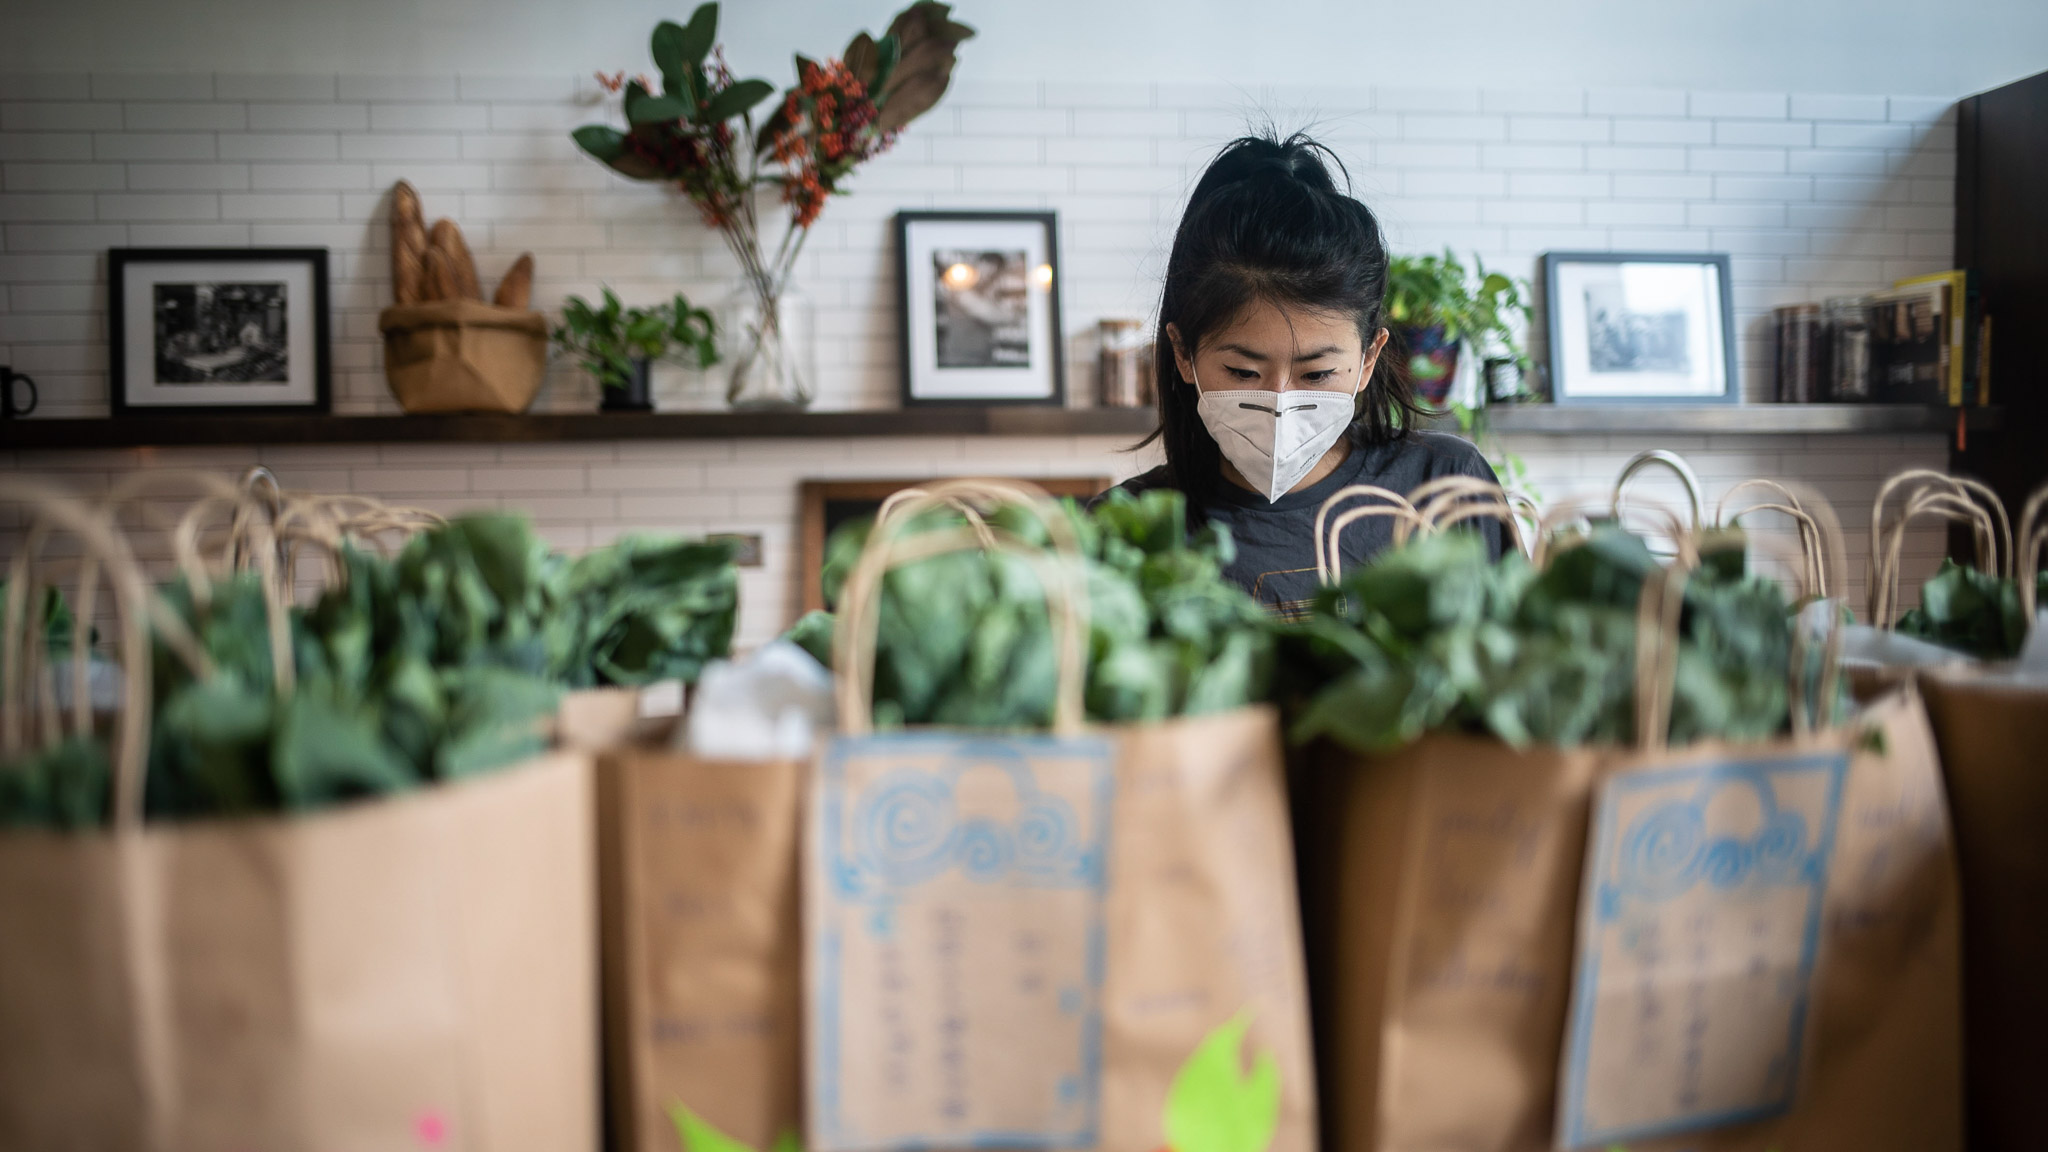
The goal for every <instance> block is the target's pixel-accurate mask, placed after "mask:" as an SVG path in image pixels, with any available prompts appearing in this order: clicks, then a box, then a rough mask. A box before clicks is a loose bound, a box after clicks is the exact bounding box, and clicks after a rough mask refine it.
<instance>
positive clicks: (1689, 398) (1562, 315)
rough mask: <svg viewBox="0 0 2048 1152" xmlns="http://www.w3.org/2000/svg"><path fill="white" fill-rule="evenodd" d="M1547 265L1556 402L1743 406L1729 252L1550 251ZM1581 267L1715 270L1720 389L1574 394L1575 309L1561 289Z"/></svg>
mask: <svg viewBox="0 0 2048 1152" xmlns="http://www.w3.org/2000/svg"><path fill="white" fill-rule="evenodd" d="M1542 264H1543V308H1544V314H1545V332H1546V335H1547V336H1548V339H1549V345H1550V346H1549V356H1548V364H1549V369H1550V398H1551V401H1552V402H1553V403H1556V404H1580V405H1585V404H1603V405H1604V404H1630V405H1634V404H1650V405H1654V404H1666V405H1670V404H1740V403H1741V402H1742V375H1741V365H1740V363H1739V362H1738V361H1737V360H1736V356H1735V304H1734V291H1733V289H1732V287H1731V285H1730V282H1729V274H1728V273H1729V268H1728V254H1727V253H1725V252H1545V253H1544V254H1543V256H1542ZM1577 264H1610V265H1622V264H1684V265H1693V266H1698V267H1702V268H1713V269H1715V270H1716V279H1717V281H1718V291H1717V292H1716V293H1715V298H1716V307H1717V308H1718V310H1719V329H1720V330H1719V332H1718V333H1717V334H1715V336H1714V337H1713V340H1714V344H1715V345H1716V346H1718V347H1719V349H1720V351H1721V366H1722V373H1721V391H1720V392H1719V393H1700V392H1671V393H1662V394H1660V393H1656V392H1643V393H1637V394H1628V393H1614V392H1600V393H1598V394H1588V393H1585V392H1580V393H1578V394H1576V395H1575V394H1574V393H1573V390H1572V389H1571V387H1570V384H1571V381H1572V379H1573V376H1572V372H1571V367H1572V366H1571V365H1569V364H1567V362H1566V360H1567V356H1566V348H1565V332H1566V324H1567V321H1568V319H1569V318H1570V317H1569V316H1568V315H1567V314H1568V313H1573V309H1570V308H1567V307H1565V306H1564V305H1565V293H1564V292H1563V291H1561V290H1560V286H1559V281H1560V272H1561V270H1562V269H1563V268H1564V267H1566V266H1569V265H1577Z"/></svg>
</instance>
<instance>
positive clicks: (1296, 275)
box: [1145, 132, 1421, 504]
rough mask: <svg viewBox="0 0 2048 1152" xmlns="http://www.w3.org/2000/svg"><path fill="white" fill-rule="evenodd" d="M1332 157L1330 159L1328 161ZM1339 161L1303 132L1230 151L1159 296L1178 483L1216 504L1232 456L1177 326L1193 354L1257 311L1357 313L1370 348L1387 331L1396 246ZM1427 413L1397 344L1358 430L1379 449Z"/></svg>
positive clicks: (1160, 349)
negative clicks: (1214, 425)
mask: <svg viewBox="0 0 2048 1152" xmlns="http://www.w3.org/2000/svg"><path fill="white" fill-rule="evenodd" d="M1326 161H1327V163H1326ZM1332 166H1334V167H1335V168H1336V170H1337V171H1338V172H1340V173H1344V175H1345V182H1346V184H1347V185H1348V184H1349V181H1350V175H1349V173H1345V172H1344V166H1343V164H1342V162H1340V161H1339V160H1338V159H1337V157H1336V156H1335V154H1333V153H1332V152H1331V151H1330V150H1329V149H1328V148H1326V147H1324V146H1323V145H1321V144H1319V143H1317V142H1316V141H1314V140H1313V139H1310V138H1309V137H1308V136H1306V135H1304V134H1302V133H1298V132H1297V133H1295V134H1294V135H1292V136H1289V137H1287V138H1286V139H1285V140H1278V139H1275V138H1274V137H1273V136H1272V135H1265V136H1245V137H1242V138H1240V139H1238V140H1235V141H1232V142H1231V143H1230V144H1228V145H1226V146H1225V147H1224V149H1223V151H1221V152H1219V153H1218V154H1217V155H1216V159H1214V160H1212V161H1210V162H1209V168H1208V170H1207V171H1205V172H1203V173H1202V178H1201V180H1200V181H1199V182H1197V183H1196V185H1195V191H1194V194H1193V195H1192V196H1190V197H1189V198H1188V207H1187V212H1186V214H1184V215H1183V216H1182V217H1181V220H1180V229H1179V230H1178V231H1177V232H1175V234H1174V237H1173V253H1172V254H1171V255H1170V256H1169V257H1168V258H1167V261H1166V286H1165V290H1164V291H1163V292H1162V293H1161V294H1160V300H1159V329H1158V333H1157V337H1156V338H1157V340H1158V344H1157V347H1156V349H1155V351H1156V353H1157V354H1156V355H1155V357H1154V360H1155V362H1156V365H1157V367H1156V373H1157V376H1156V380H1155V383H1156V386H1157V391H1158V395H1159V430H1158V431H1157V432H1155V433H1153V436H1152V438H1148V439H1147V440H1146V441H1145V442H1146V443H1150V442H1151V439H1153V438H1156V439H1159V440H1162V441H1164V442H1165V445H1166V467H1167V473H1168V483H1170V484H1171V485H1173V486H1174V487H1176V488H1179V489H1180V490H1181V491H1183V492H1185V493H1187V495H1188V498H1189V500H1190V501H1191V502H1194V503H1196V504H1200V503H1203V502H1206V500H1207V498H1208V497H1209V495H1210V493H1211V492H1213V491H1214V490H1215V486H1216V485H1217V484H1219V483H1221V477H1222V467H1223V455H1222V453H1221V452H1220V451H1219V450H1218V449H1217V447H1216V442H1215V440H1213V439H1211V438H1210V436H1209V432H1208V429H1206V428H1204V427H1203V426H1202V421H1201V417H1200V416H1199V415H1197V414H1196V410H1195V399H1196V396H1195V387H1194V384H1193V383H1192V382H1190V381H1186V380H1183V379H1181V375H1180V368H1179V365H1178V364H1177V363H1176V362H1175V360H1174V356H1173V344H1172V341H1171V340H1169V339H1168V337H1167V334H1166V326H1167V325H1168V324H1172V325H1174V326H1175V327H1176V328H1178V329H1179V331H1180V336H1181V340H1182V341H1183V347H1184V348H1185V349H1186V350H1187V353H1188V355H1189V356H1193V355H1194V354H1195V350H1196V349H1197V348H1199V347H1201V345H1202V341H1203V340H1204V339H1205V338H1206V337H1208V336H1209V335H1211V334H1213V333H1214V332H1215V331H1216V330H1217V329H1219V328H1222V327H1225V326H1227V325H1229V324H1230V322H1231V321H1232V320H1234V319H1235V318H1237V317H1238V316H1239V315H1240V314H1242V313H1243V312H1244V310H1245V309H1246V308H1247V307H1249V306H1250V305H1252V304H1254V303H1257V302H1259V301H1265V302H1267V303H1271V304H1273V305H1276V306H1278V307H1282V308H1309V309H1315V310H1317V311H1323V312H1334V313H1339V314H1347V315H1350V316H1352V317H1354V318H1355V319H1356V320H1357V323H1358V334H1359V338H1360V339H1361V340H1363V341H1364V342H1365V344H1366V345H1367V346H1370V345H1371V344H1372V341H1373V337H1374V336H1375V334H1376V333H1377V332H1378V331H1379V329H1380V328H1382V327H1384V326H1385V324H1384V319H1383V315H1382V306H1383V304H1384V303H1385V300H1386V294H1387V245H1386V241H1385V239H1384V238H1383V237H1382V236H1381V235H1380V225H1379V221H1378V220H1377V219H1375V218H1374V217H1373V214H1372V212H1371V210H1370V209H1368V208H1366V206H1365V205H1364V204H1362V203H1360V202H1359V201H1358V200H1357V199H1356V198H1354V197H1353V196H1351V195H1350V194H1349V193H1348V191H1346V190H1344V189H1340V188H1338V186H1337V183H1336V181H1335V180H1333V179H1331V175H1330V169H1331V167H1332ZM1420 415H1421V412H1420V410H1419V409H1417V408H1416V406H1415V401H1414V395H1413V385H1412V384H1411V382H1410V381H1409V379H1408V373H1407V371H1406V366H1405V364H1404V363H1403V357H1402V355H1401V352H1400V349H1399V348H1397V347H1395V344H1394V342H1392V341H1390V342H1389V344H1388V346H1387V347H1386V348H1385V349H1383V350H1382V351H1381V353H1380V357H1379V360H1378V363H1377V364H1375V365H1374V368H1373V374H1372V378H1371V379H1370V380H1368V381H1367V382H1366V385H1365V387H1364V388H1363V389H1362V390H1361V392H1360V397H1359V405H1358V415H1357V417H1356V418H1355V419H1354V421H1353V424H1352V428H1351V434H1352V435H1353V436H1354V437H1356V438H1357V439H1358V440H1360V441H1362V442H1364V443H1368V444H1372V443H1381V442H1384V441H1388V440H1393V439H1397V438H1399V437H1401V436H1404V435H1406V434H1407V429H1408V428H1410V427H1412V426H1414V424H1415V423H1416V418H1417V417H1419V416H1420Z"/></svg>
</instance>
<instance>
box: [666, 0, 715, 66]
mask: <svg viewBox="0 0 2048 1152" xmlns="http://www.w3.org/2000/svg"><path fill="white" fill-rule="evenodd" d="M717 39H718V5H717V4H715V3H712V4H700V5H698V7H697V10H696V11H695V12H692V13H690V24H689V27H687V28H684V29H683V30H682V33H681V34H680V35H679V36H677V37H676V42H675V52H676V54H677V55H678V56H679V57H681V59H682V61H683V62H684V63H686V64H690V65H694V66H695V67H698V68H702V67H703V66H704V58H705V57H706V56H709V55H710V54H711V45H712V44H713V43H714V42H716V41H717Z"/></svg>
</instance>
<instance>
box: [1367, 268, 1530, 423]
mask: <svg viewBox="0 0 2048 1152" xmlns="http://www.w3.org/2000/svg"><path fill="white" fill-rule="evenodd" d="M1472 268H1473V270H1472V271H1470V272H1468V271H1466V269H1465V265H1464V264H1462V263H1460V262H1459V260H1458V258H1457V256H1455V255H1454V254H1452V252H1451V250H1450V249H1448V248H1446V249H1444V254H1443V255H1441V256H1436V255H1427V256H1396V257H1395V258H1394V260H1393V263H1392V265H1391V267H1389V269H1388V273H1387V317H1388V319H1389V320H1391V321H1392V322H1393V323H1392V324H1391V325H1389V327H1391V328H1392V329H1393V334H1394V340H1395V341H1396V347H1397V349H1398V350H1399V351H1400V353H1401V354H1402V355H1404V356H1406V357H1407V358H1408V372H1409V374H1410V375H1411V376H1412V377H1414V380H1415V391H1416V395H1417V396H1418V397H1419V398H1421V399H1422V400H1423V401H1424V402H1425V403H1428V404H1431V405H1435V406H1441V405H1442V404H1443V403H1444V401H1445V400H1447V399H1448V398H1449V396H1450V392H1451V381H1452V380H1453V379H1454V378H1455V377H1456V376H1457V372H1458V352H1459V349H1460V348H1462V347H1464V346H1466V345H1470V346H1471V347H1472V348H1473V350H1474V351H1475V352H1477V353H1478V354H1479V355H1481V356H1487V355H1488V354H1489V353H1496V354H1504V355H1497V356H1496V357H1494V359H1498V360H1504V361H1506V362H1508V363H1509V364H1511V365H1512V366H1513V367H1514V368H1515V369H1516V370H1517V371H1518V372H1521V373H1526V372H1527V371H1528V370H1529V357H1528V354H1527V353H1525V352H1524V351H1523V350H1522V345H1521V342H1520V341H1519V340H1517V339H1516V337H1515V330H1514V328H1513V327H1511V326H1510V324H1509V321H1510V318H1512V317H1520V319H1521V323H1522V324H1523V325H1524V326H1526V325H1527V324H1528V322H1529V285H1528V282H1527V281H1524V280H1517V279H1515V278H1514V277H1512V276H1508V275H1505V274H1503V273H1500V272H1489V271H1487V270H1486V264H1485V263H1484V262H1483V261H1481V260H1480V259H1479V257H1478V256H1477V255H1474V256H1473V257H1472Z"/></svg>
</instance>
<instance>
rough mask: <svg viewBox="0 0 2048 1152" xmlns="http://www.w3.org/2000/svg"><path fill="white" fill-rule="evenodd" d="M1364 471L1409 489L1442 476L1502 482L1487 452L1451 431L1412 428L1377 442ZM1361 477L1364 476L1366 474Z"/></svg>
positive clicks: (1390, 485)
mask: <svg viewBox="0 0 2048 1152" xmlns="http://www.w3.org/2000/svg"><path fill="white" fill-rule="evenodd" d="M1361 463H1362V465H1363V467H1362V468H1361V472H1362V473H1370V474H1373V475H1375V476H1376V477H1377V480H1376V482H1377V483H1379V484H1380V485H1381V486H1382V487H1386V488H1392V489H1393V490H1395V491H1397V492H1406V491H1408V490H1409V489H1412V488H1414V487H1416V486H1417V485H1420V484H1424V483H1427V482H1428V481H1431V480H1435V479H1437V478H1439V477H1442V476H1476V477H1478V478H1479V479H1481V480H1486V481H1490V482H1492V483H1496V484H1497V483H1499V482H1500V479H1499V477H1497V476H1495V475H1494V472H1493V466H1492V465H1491V464H1488V463H1487V462H1486V455H1485V454H1484V453H1482V452H1480V451H1479V449H1478V447H1477V446H1475V445H1474V444H1473V443H1472V442H1471V441H1470V440H1467V439H1465V438H1464V437H1462V436H1454V435H1451V434H1450V433H1448V432H1423V431H1419V430H1418V431H1413V432H1410V433H1408V434H1407V435H1406V436H1403V437H1401V438H1399V439H1397V440H1389V441H1387V442H1385V443H1383V444H1379V445H1375V446H1374V448H1373V449H1371V450H1370V455H1369V456H1368V458H1367V459H1366V460H1364V461H1362V462H1361ZM1359 479H1361V480H1362V479H1365V477H1364V476H1363V475H1361V476H1360V477H1359Z"/></svg>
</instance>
